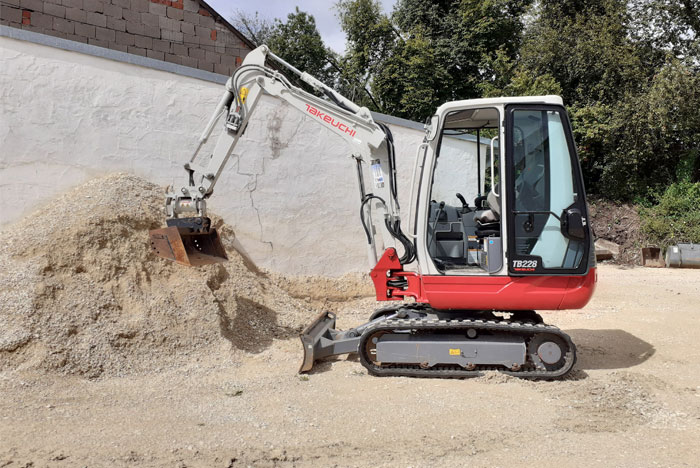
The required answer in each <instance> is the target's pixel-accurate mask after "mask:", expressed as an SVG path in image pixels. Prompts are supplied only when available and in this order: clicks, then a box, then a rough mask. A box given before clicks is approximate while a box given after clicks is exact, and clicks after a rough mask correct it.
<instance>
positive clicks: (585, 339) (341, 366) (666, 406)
mask: <svg viewBox="0 0 700 468" xmlns="http://www.w3.org/2000/svg"><path fill="white" fill-rule="evenodd" d="M127 189H128V190H127ZM135 194H138V195H135ZM161 205H162V189H161V188H159V187H156V186H154V185H153V184H150V183H148V182H147V181H144V180H143V179H139V178H137V177H134V176H129V175H125V174H116V175H111V176H108V177H106V178H102V179H98V180H95V181H91V182H89V183H87V184H85V185H84V186H82V187H80V188H78V189H76V190H74V191H71V192H68V193H66V194H65V195H64V196H62V197H58V198H57V199H55V200H54V201H53V202H52V204H51V205H50V206H48V207H45V208H43V209H40V210H38V211H37V212H36V213H33V214H31V215H30V216H28V217H27V219H25V220H24V221H22V222H20V223H19V224H17V225H16V226H13V227H11V228H10V229H8V230H6V231H3V233H2V239H3V241H2V243H0V468H4V467H13V468H14V467H29V466H34V467H39V466H51V467H63V466H65V467H73V466H90V467H93V466H109V467H113V466H146V467H148V466H153V467H173V466H179V467H184V466H190V467H192V466H200V467H228V466H232V467H238V466H255V467H258V466H281V467H289V466H341V467H346V466H348V467H349V466H359V467H394V466H403V467H409V466H410V467H434V466H440V467H443V466H445V467H461V466H484V467H494V466H501V467H513V466H533V465H536V466H540V467H549V466H552V467H553V466H557V467H560V466H566V467H570V466H573V467H575V466H586V467H590V466H601V467H603V466H604V467H608V466H629V467H646V466H649V467H652V466H700V462H698V460H700V447H699V446H698V443H697V441H698V439H699V438H700V340H699V339H698V338H700V327H699V325H700V306H699V304H700V270H696V271H679V270H665V269H661V270H657V269H643V268H629V267H618V266H613V265H604V266H601V268H600V270H599V277H600V282H599V288H598V292H597V294H596V296H595V297H594V299H593V301H592V302H591V303H590V305H589V306H588V307H586V308H585V309H583V310H580V311H563V312H558V313H545V314H543V315H544V316H545V319H546V320H547V321H548V322H550V323H553V324H556V325H559V326H561V327H562V328H563V329H564V330H565V331H567V332H568V333H569V334H571V336H572V337H573V339H574V341H575V342H576V343H577V345H578V349H579V361H578V363H577V366H576V368H575V370H574V371H573V372H572V374H571V375H570V376H569V377H568V378H567V379H566V380H561V381H554V382H529V381H522V380H518V379H514V378H509V377H506V376H503V375H500V374H497V373H494V374H487V375H485V376H483V377H480V378H476V379H469V380H435V379H409V378H375V377H370V376H368V375H367V373H366V372H365V370H364V368H363V367H362V366H361V365H360V364H359V362H357V359H356V358H354V357H352V356H351V357H343V358H341V359H335V360H331V361H327V362H323V363H319V364H318V365H317V366H316V367H315V368H314V371H313V372H312V373H311V374H310V375H305V376H299V375H297V373H296V371H297V369H298V366H299V364H300V360H301V354H302V353H301V346H300V343H299V341H298V338H296V337H297V335H298V333H299V331H300V330H301V328H302V327H303V326H304V325H305V324H308V323H309V322H310V321H311V320H312V319H313V318H314V316H315V315H316V314H318V312H319V311H320V310H322V309H330V310H333V311H335V312H337V313H338V316H339V322H338V325H339V326H340V327H341V328H346V327H350V326H353V325H356V324H359V323H362V322H363V321H364V320H365V319H366V318H367V317H368V316H369V314H370V313H371V312H372V310H374V309H375V308H376V307H377V306H378V304H377V303H376V302H375V301H374V300H373V299H372V298H369V297H367V294H368V293H371V288H370V287H369V281H368V280H367V281H363V279H362V278H360V277H358V276H357V275H347V276H345V277H342V278H335V279H329V278H287V277H281V276H276V275H271V274H268V273H265V272H261V271H259V270H258V269H257V268H256V267H255V265H252V264H251V263H250V262H249V261H248V260H246V259H245V258H243V257H242V256H241V255H239V254H238V253H237V252H236V250H235V248H234V245H235V234H234V232H233V230H232V228H231V227H229V226H226V225H225V224H223V223H222V222H221V220H219V219H218V218H215V222H216V223H217V224H216V225H217V227H218V229H219V230H220V232H221V235H222V239H223V240H224V244H225V246H226V247H227V252H228V255H229V262H227V263H226V264H223V265H212V266H208V267H205V268H198V269H195V268H184V267H180V266H178V265H174V264H172V263H169V262H166V261H164V260H162V259H158V258H157V257H155V255H154V254H153V253H151V252H150V251H149V248H148V247H149V246H148V241H147V231H148V229H149V228H154V227H157V226H159V225H160V224H161V223H162V206H161ZM28 232H31V238H30V240H31V241H30V242H27V233H28Z"/></svg>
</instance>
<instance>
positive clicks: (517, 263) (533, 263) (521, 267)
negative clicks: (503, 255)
mask: <svg viewBox="0 0 700 468" xmlns="http://www.w3.org/2000/svg"><path fill="white" fill-rule="evenodd" d="M538 264H539V260H513V269H514V270H516V271H535V269H537V265H538Z"/></svg>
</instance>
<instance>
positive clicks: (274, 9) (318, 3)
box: [206, 0, 396, 53]
mask: <svg viewBox="0 0 700 468" xmlns="http://www.w3.org/2000/svg"><path fill="white" fill-rule="evenodd" d="M206 2H207V3H208V4H209V5H210V6H211V7H212V8H214V9H215V10H216V11H218V12H219V14H220V15H221V16H223V17H224V18H226V19H230V18H231V16H232V15H233V12H234V11H236V10H238V9H240V10H242V11H249V12H250V13H251V14H253V15H254V14H255V12H256V11H257V12H258V13H259V14H260V16H261V17H263V18H269V19H274V18H280V19H282V20H285V19H286V18H287V14H288V13H291V12H293V11H294V7H296V6H298V7H299V9H300V10H302V11H305V12H307V13H310V14H311V15H313V17H314V18H315V19H316V27H317V28H318V32H319V33H321V37H322V38H323V41H324V42H325V43H326V45H327V46H328V47H330V48H331V49H333V50H334V51H336V52H338V53H343V52H344V51H345V33H343V31H341V29H340V24H339V22H338V18H336V11H335V6H334V5H335V3H336V1H335V0H297V1H294V0H292V1H289V0H257V1H256V2H244V1H240V0H206ZM380 2H381V4H382V6H383V7H384V11H385V12H390V11H391V9H392V8H393V5H394V3H395V2H396V0H380Z"/></svg>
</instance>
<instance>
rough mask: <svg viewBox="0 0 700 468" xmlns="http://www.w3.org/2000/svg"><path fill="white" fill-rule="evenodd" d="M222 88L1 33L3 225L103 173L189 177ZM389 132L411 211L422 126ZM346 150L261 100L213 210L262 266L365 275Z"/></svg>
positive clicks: (167, 179) (160, 180) (289, 111)
mask: <svg viewBox="0 0 700 468" xmlns="http://www.w3.org/2000/svg"><path fill="white" fill-rule="evenodd" d="M221 92H222V86H221V85H220V84H216V83H211V82H207V81H203V80H198V79H194V78H188V77H185V76H180V75H176V74H173V73H168V72H165V71H159V70H154V69H150V68H146V67H141V66H136V65H131V64H128V63H121V62H117V61H113V60H108V59H103V58H98V57H93V56H89V55H85V54H81V53H76V52H69V51H65V50H60V49H56V48H54V47H48V46H44V45H38V44H33V43H30V42H26V41H20V40H15V39H9V38H6V37H0V144H1V146H0V180H2V193H3V196H2V200H3V208H2V211H0V227H2V226H7V225H9V224H10V223H12V222H13V221H16V220H18V219H19V218H21V217H22V216H23V215H26V214H27V213H28V212H29V211H30V210H32V209H33V208H35V207H37V206H39V205H41V204H45V203H47V202H48V201H50V199H51V197H52V196H54V195H56V194H57V193H60V192H61V191H64V190H66V189H68V188H70V187H72V186H75V185H77V184H80V183H82V182H84V181H86V180H88V179H90V178H92V177H95V176H99V175H101V174H105V173H109V172H114V171H127V172H131V173H134V174H137V175H140V176H142V177H145V178H147V179H149V180H152V181H153V182H155V183H157V184H162V185H167V184H170V183H173V182H174V181H178V183H183V182H185V176H184V170H183V169H182V164H183V162H184V161H185V160H186V159H187V158H188V156H189V154H190V153H191V151H192V149H193V148H194V145H195V142H196V138H197V135H198V134H199V133H200V132H201V130H202V128H203V126H204V125H205V123H206V121H207V120H208V118H209V113H210V112H211V111H212V109H213V108H214V106H215V105H216V103H217V101H218V99H219V97H220V94H221ZM391 129H392V131H393V133H394V139H395V141H396V146H397V147H396V150H397V165H398V172H399V174H400V176H399V177H400V179H399V192H400V194H401V198H400V201H401V203H402V207H404V214H407V213H408V206H409V204H408V199H407V198H408V196H409V189H408V185H409V182H410V177H411V171H412V168H413V159H414V155H415V150H416V147H417V145H418V144H419V143H420V141H421V140H422V137H423V133H422V132H421V131H419V130H415V129H410V128H406V127H403V126H398V125H391ZM210 143H211V142H210ZM474 148H475V146H474ZM474 151H475V150H474ZM349 154H350V148H349V147H348V146H347V145H346V144H345V142H344V140H342V139H341V138H340V137H338V136H335V135H334V134H332V133H331V132H330V131H328V130H326V129H325V128H323V127H321V126H320V125H318V124H317V123H316V122H314V121H312V120H310V119H307V118H306V117H304V116H303V115H302V114H301V113H299V112H297V111H296V110H294V109H293V108H291V107H289V106H288V105H286V104H284V103H282V102H281V101H277V100H276V99H274V98H272V97H269V96H265V97H263V99H262V104H261V106H260V110H259V112H256V114H255V115H254V116H253V118H252V122H251V123H250V125H249V127H248V130H247V131H246V135H245V138H244V139H243V140H242V141H241V143H240V145H239V146H238V147H237V148H236V151H235V157H233V158H232V159H231V161H230V163H229V166H228V167H227V168H226V169H225V171H224V174H223V176H222V177H221V179H220V181H219V184H218V185H217V190H216V194H215V195H214V197H212V199H211V201H210V207H211V209H212V210H213V211H214V212H216V213H218V214H220V215H222V216H223V217H224V218H225V219H226V220H227V222H228V223H229V224H231V225H232V226H233V227H234V229H235V230H236V234H237V238H238V240H239V241H240V244H241V245H242V247H243V249H244V250H245V252H246V253H247V254H248V255H249V256H250V257H251V258H252V259H253V260H254V261H255V262H256V263H257V264H258V265H260V266H261V267H264V268H268V269H271V270H274V271H279V272H283V273H290V274H326V275H338V274H342V273H346V272H349V271H366V270H367V264H366V261H367V260H366V248H365V241H364V234H363V232H362V229H361V227H360V223H359V216H358V206H359V200H358V198H359V196H358V193H357V187H356V180H355V173H354V166H353V162H352V159H351V158H350V157H349Z"/></svg>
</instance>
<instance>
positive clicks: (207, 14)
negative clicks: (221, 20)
mask: <svg viewBox="0 0 700 468" xmlns="http://www.w3.org/2000/svg"><path fill="white" fill-rule="evenodd" d="M199 14H200V15H202V16H211V13H209V12H208V11H207V10H205V9H204V8H200V9H199Z"/></svg>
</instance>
